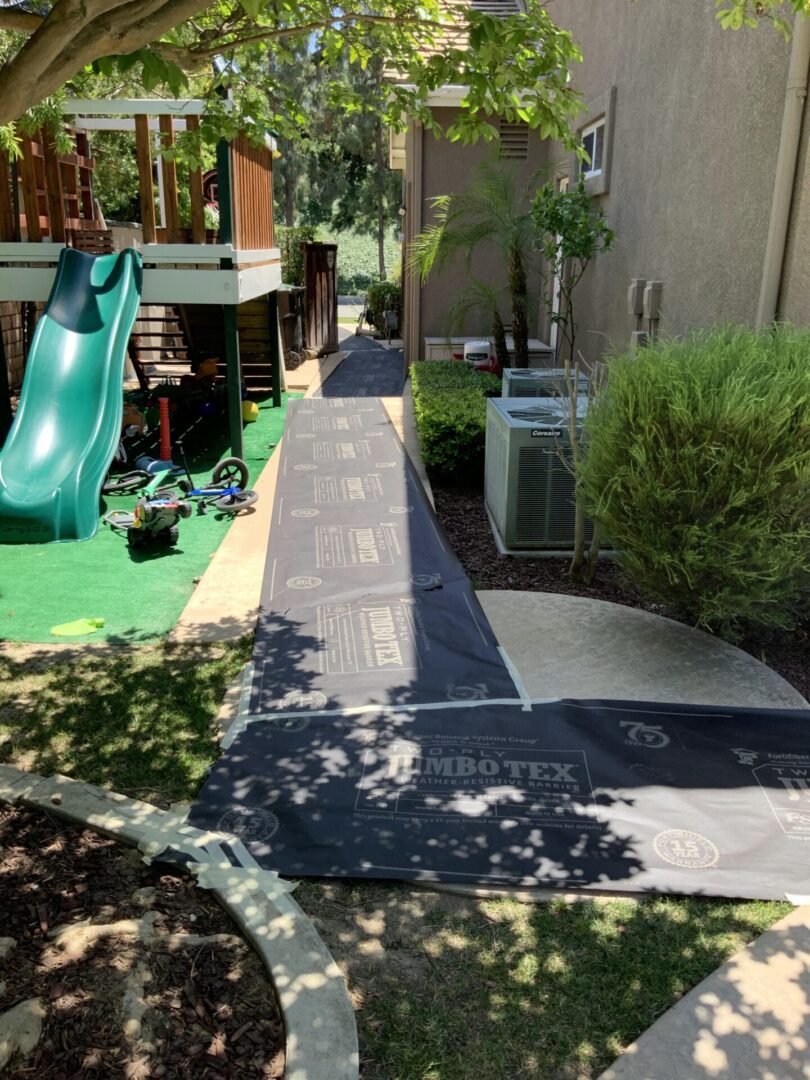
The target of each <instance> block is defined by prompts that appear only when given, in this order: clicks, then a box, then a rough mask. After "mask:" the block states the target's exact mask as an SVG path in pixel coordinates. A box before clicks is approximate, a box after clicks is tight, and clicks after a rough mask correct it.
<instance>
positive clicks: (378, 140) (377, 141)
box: [374, 123, 385, 281]
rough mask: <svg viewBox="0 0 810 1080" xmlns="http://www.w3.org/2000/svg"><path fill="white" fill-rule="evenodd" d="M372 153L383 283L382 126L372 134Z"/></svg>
mask: <svg viewBox="0 0 810 1080" xmlns="http://www.w3.org/2000/svg"><path fill="white" fill-rule="evenodd" d="M374 152H375V156H376V164H377V177H376V181H377V256H378V259H379V266H380V280H381V281H385V203H384V199H383V177H384V172H383V170H384V168H385V163H384V161H383V151H382V124H380V123H378V124H377V130H376V132H375V134H374Z"/></svg>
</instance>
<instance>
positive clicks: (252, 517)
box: [169, 352, 433, 644]
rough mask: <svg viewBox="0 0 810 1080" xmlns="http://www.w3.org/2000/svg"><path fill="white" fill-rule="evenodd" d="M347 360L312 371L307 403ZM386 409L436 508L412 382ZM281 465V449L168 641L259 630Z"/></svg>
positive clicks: (226, 637)
mask: <svg viewBox="0 0 810 1080" xmlns="http://www.w3.org/2000/svg"><path fill="white" fill-rule="evenodd" d="M346 355H347V354H346V353H342V352H341V353H333V354H332V355H331V356H330V357H328V358H326V359H328V360H329V361H330V363H329V364H328V365H317V367H316V366H315V365H313V367H312V369H311V379H312V381H311V382H310V383H309V384H308V386H307V389H306V396H307V397H312V396H314V395H315V394H317V393H318V392H319V391H320V389H321V387H322V385H323V382H324V380H325V379H326V378H328V377H329V375H330V374H331V372H332V371H334V370H335V369H336V368H337V367H338V366H339V365H340V364H341V363H342V361H343V360H344V358H345V356H346ZM302 366H303V365H302ZM298 370H299V371H300V370H301V369H300V368H299V369H298ZM383 404H384V405H385V407H386V410H387V412H388V415H389V417H390V418H391V422H392V423H393V425H394V427H395V428H396V431H397V433H398V435H399V437H400V439H402V442H403V443H404V445H405V449H406V450H407V452H408V454H409V456H410V458H411V460H412V462H413V464H414V468H415V469H416V471H417V473H418V475H419V478H420V480H421V481H422V484H423V486H424V488H425V490H426V492H427V495H428V498H429V499H430V500H431V502H432V501H433V493H432V491H431V488H430V481H429V480H428V476H427V472H426V471H425V467H424V464H423V462H422V457H421V454H420V453H419V440H418V439H417V435H416V425H415V423H414V419H413V403H412V398H411V394H410V382H408V383H406V384H405V387H404V388H403V389H402V392H401V394H400V395H399V396H397V397H388V398H384V399H383ZM279 445H280V444H279ZM279 460H280V453H279V451H278V448H277V449H276V452H275V453H274V454H273V456H272V457H271V458H270V460H269V461H268V463H267V465H265V467H264V469H263V470H262V473H261V475H260V476H259V478H258V480H257V481H256V483H255V484H254V485H253V486H254V488H255V490H256V491H257V492H258V493H259V501H258V503H257V504H256V506H255V507H253V509H252V510H251V511H249V512H247V513H243V514H240V515H239V517H238V518H237V520H236V521H234V523H233V524H232V525H231V527H230V529H229V530H228V533H227V534H226V536H225V539H224V540H223V541H222V543H221V544H220V546H219V548H218V549H217V551H216V552H215V553H214V555H213V557H212V559H211V562H210V564H209V566H208V569H207V570H206V572H205V574H204V575H203V577H202V579H201V581H200V582H199V584H198V585H197V588H196V589H195V590H194V593H193V594H192V596H191V598H190V599H189V602H188V603H187V604H186V606H185V608H184V610H183V613H182V615H181V616H180V618H179V620H178V621H177V624H176V625H175V627H174V629H173V630H172V632H171V633H170V634H169V641H172V642H177V643H180V642H182V643H184V644H190V643H195V644H209V643H215V642H223V641H235V640H236V639H237V638H240V637H242V636H243V635H244V634H250V633H252V632H253V630H254V629H255V626H256V620H257V618H258V615H259V598H260V594H261V587H262V577H263V575H264V564H265V559H266V558H267V547H268V544H269V541H270V529H271V522H272V515H273V500H274V498H275V491H276V480H277V478H278V465H279Z"/></svg>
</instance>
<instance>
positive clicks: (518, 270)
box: [509, 251, 529, 368]
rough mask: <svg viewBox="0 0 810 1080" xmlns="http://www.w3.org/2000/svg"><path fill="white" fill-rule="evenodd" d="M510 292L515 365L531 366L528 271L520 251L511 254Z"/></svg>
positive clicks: (521, 366)
mask: <svg viewBox="0 0 810 1080" xmlns="http://www.w3.org/2000/svg"><path fill="white" fill-rule="evenodd" d="M509 293H510V295H511V298H512V338H513V340H514V343H515V367H518V368H527V367H528V366H529V319H528V313H527V310H526V271H525V269H524V267H523V261H522V259H521V257H520V253H519V252H518V251H512V252H510V254H509Z"/></svg>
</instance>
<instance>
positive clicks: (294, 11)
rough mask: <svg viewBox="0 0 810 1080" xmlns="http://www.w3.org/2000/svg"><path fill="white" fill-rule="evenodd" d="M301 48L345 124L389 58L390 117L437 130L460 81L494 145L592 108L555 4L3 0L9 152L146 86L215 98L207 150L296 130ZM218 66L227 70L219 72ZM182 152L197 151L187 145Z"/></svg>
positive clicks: (752, 11) (739, 12) (783, 10)
mask: <svg viewBox="0 0 810 1080" xmlns="http://www.w3.org/2000/svg"><path fill="white" fill-rule="evenodd" d="M672 2H678V0H672ZM718 8H719V10H718V13H717V16H718V18H719V19H720V20H721V22H722V25H723V26H724V27H729V28H731V29H736V28H740V27H744V26H749V25H756V24H757V23H758V22H759V21H761V20H763V19H764V20H769V21H771V22H772V23H773V25H774V26H776V27H777V28H778V29H780V30H782V31H783V32H785V33H787V32H788V31H789V27H790V22H789V17H790V15H791V14H793V13H797V14H798V13H802V14H805V15H807V14H810V0H718ZM302 48H303V49H305V50H306V51H307V52H309V53H311V54H312V55H313V56H316V57H318V58H319V60H320V62H322V63H323V64H325V65H326V66H327V67H328V68H334V69H335V71H336V78H335V80H334V83H333V85H332V86H331V88H328V89H329V92H331V93H333V94H334V97H335V100H336V101H339V102H340V104H341V108H343V109H344V111H345V113H346V114H347V115H351V113H352V112H354V111H360V110H362V109H363V108H364V105H363V102H362V101H361V100H360V99H359V96H358V95H356V94H354V93H352V91H351V83H350V81H347V80H346V79H345V78H343V77H342V71H341V66H342V64H343V63H348V64H349V65H352V66H356V67H359V68H360V69H365V68H366V67H367V66H368V64H369V63H370V62H371V61H372V60H373V59H375V58H376V59H377V60H380V59H382V60H383V61H384V63H385V69H386V72H385V73H386V79H387V81H388V85H387V89H386V93H385V94H384V95H381V97H380V100H379V101H378V102H377V103H376V106H375V111H376V113H377V114H378V115H379V116H380V118H381V119H382V121H383V122H384V123H388V124H391V125H394V126H399V125H402V124H403V123H404V122H405V120H406V118H407V117H414V118H416V119H418V120H420V121H422V122H423V123H424V124H425V125H426V126H428V127H430V128H432V129H433V130H434V131H436V133H437V134H438V130H437V128H436V122H435V120H434V119H433V117H432V115H431V113H430V109H429V108H428V95H429V93H430V91H431V90H435V89H437V88H439V87H441V86H444V85H461V86H463V87H465V88H466V98H465V102H464V107H463V108H462V109H461V110H460V112H459V115H458V118H457V119H456V121H455V123H454V124H453V125H452V126H451V128H450V129H449V131H448V136H449V137H450V138H451V139H460V140H462V141H464V142H472V141H475V140H476V139H478V138H480V137H484V138H490V139H494V138H495V137H496V134H497V132H496V128H495V125H494V123H493V118H495V117H499V116H500V117H503V118H504V119H506V120H507V121H509V122H513V123H514V122H517V121H523V122H525V123H527V124H528V125H529V126H530V127H531V128H534V129H537V130H538V131H539V132H540V134H541V136H542V137H543V138H554V139H561V140H562V141H563V142H565V143H566V144H567V145H569V146H570V145H572V143H573V136H572V134H571V120H572V118H573V117H575V116H576V115H577V113H578V112H579V110H580V108H581V102H580V100H579V97H578V95H577V93H576V92H575V90H574V89H573V87H572V84H571V81H570V69H571V66H572V65H573V64H575V63H576V62H577V61H579V60H580V59H581V56H580V52H579V49H578V47H577V45H576V43H575V42H574V40H573V38H572V37H571V35H570V34H569V33H568V32H567V31H565V30H563V29H561V28H560V27H558V26H557V25H556V24H555V23H554V21H553V20H552V18H551V16H550V15H549V13H548V12H547V11H546V9H545V7H544V6H543V4H542V2H541V0H525V3H524V10H523V11H521V12H519V13H518V12H515V13H513V14H511V15H506V16H505V17H495V16H493V15H492V14H489V13H487V12H486V11H481V10H475V9H473V8H472V7H470V6H469V4H468V3H465V2H464V0H214V2H213V3H210V4H208V6H206V5H205V2H204V0H0V147H2V148H4V149H5V150H6V151H7V152H12V153H14V152H15V147H16V139H17V137H18V130H19V129H22V130H26V129H29V130H33V129H36V128H37V127H39V126H41V125H42V124H47V125H48V126H50V127H51V128H52V129H53V130H56V129H57V128H58V126H59V124H58V119H59V117H60V115H61V114H60V110H59V105H60V102H59V98H60V96H61V95H64V94H65V93H66V92H72V93H75V94H80V95H85V96H90V97H99V96H102V94H103V92H104V90H105V88H108V87H117V86H121V85H124V86H131V85H132V84H133V83H134V84H136V85H137V86H138V87H139V88H140V89H141V91H142V92H144V91H145V92H146V93H147V94H152V93H157V92H160V93H163V94H165V93H166V92H167V91H168V92H169V93H172V94H174V95H176V96H180V95H183V94H188V93H193V94H194V95H196V96H203V97H206V98H207V99H208V100H209V102H210V108H209V109H208V112H207V114H206V116H205V118H204V122H203V124H202V138H203V139H205V141H207V142H213V141H215V140H216V139H217V138H219V137H220V136H225V137H228V136H229V135H233V134H235V133H236V131H238V130H244V129H245V128H246V127H247V128H253V129H254V130H256V131H259V130H262V131H263V130H265V129H266V128H268V127H270V128H272V129H274V130H276V131H277V132H279V134H280V135H281V136H287V137H295V135H296V133H297V132H298V131H299V130H300V129H301V127H302V126H305V125H306V122H307V118H306V116H305V114H304V111H303V109H302V103H301V101H300V99H297V98H296V97H295V95H294V94H292V93H291V92H290V86H291V85H293V84H294V80H291V79H289V78H288V77H287V76H289V74H290V72H289V69H290V68H291V67H294V66H295V65H296V63H297V62H298V58H299V57H300V55H301V50H302ZM217 57H221V58H224V59H225V61H226V63H225V65H224V67H222V66H221V67H220V70H219V71H218V72H216V73H215V72H214V71H213V70H212V67H211V64H212V61H213V60H214V58H217ZM270 58H272V62H271V60H270ZM237 61H238V64H239V68H240V71H241V75H240V76H238V77H237V76H236V74H235V71H236V68H235V62H237ZM285 68H287V70H286V71H285ZM223 87H227V88H229V89H230V90H231V92H232V97H233V102H232V104H231V105H230V106H228V108H226V106H225V105H224V103H223V100H222V97H221V96H218V93H217V92H218V91H221V90H222V88H223ZM229 110H230V111H229ZM190 141H191V140H187V142H188V143H190ZM181 152H185V153H188V154H189V156H192V151H191V150H190V149H189V147H188V145H187V146H186V147H185V148H182V146H181Z"/></svg>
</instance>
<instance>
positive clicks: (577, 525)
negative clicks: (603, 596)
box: [565, 360, 585, 581]
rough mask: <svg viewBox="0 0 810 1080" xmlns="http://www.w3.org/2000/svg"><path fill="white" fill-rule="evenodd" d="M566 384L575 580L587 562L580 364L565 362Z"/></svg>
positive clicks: (579, 576) (571, 568)
mask: <svg viewBox="0 0 810 1080" xmlns="http://www.w3.org/2000/svg"><path fill="white" fill-rule="evenodd" d="M565 384H566V394H567V399H568V438H569V441H570V443H571V461H572V464H573V473H574V500H575V503H574V554H573V557H572V559H571V565H570V567H569V569H568V573H569V576H570V577H571V579H572V580H573V581H581V580H582V567H583V566H584V564H585V507H584V506H583V505H582V496H581V493H580V490H579V452H580V445H579V430H578V426H577V396H576V390H577V387H578V385H579V365H578V364H574V365H573V366H572V365H571V363H570V362H569V361H568V360H566V362H565Z"/></svg>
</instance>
